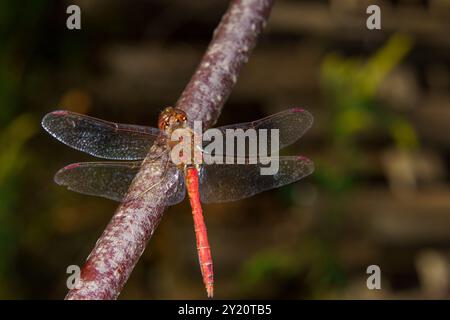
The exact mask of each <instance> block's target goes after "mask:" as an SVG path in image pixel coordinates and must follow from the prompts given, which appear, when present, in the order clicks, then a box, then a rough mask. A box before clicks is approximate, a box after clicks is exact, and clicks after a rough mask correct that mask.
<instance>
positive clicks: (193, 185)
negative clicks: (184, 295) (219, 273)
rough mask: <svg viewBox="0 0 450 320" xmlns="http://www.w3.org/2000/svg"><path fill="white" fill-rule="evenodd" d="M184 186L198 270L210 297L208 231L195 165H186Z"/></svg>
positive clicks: (210, 275) (211, 284) (211, 271)
mask: <svg viewBox="0 0 450 320" xmlns="http://www.w3.org/2000/svg"><path fill="white" fill-rule="evenodd" d="M186 188H187V191H188V195H189V201H190V203H191V207H192V216H193V218H194V228H195V237H196V240H197V252H198V260H199V263H200V270H201V271H202V277H203V283H204V284H205V287H206V292H207V294H208V298H211V297H212V296H213V291H214V272H213V263H212V258H211V250H210V248H209V241H208V233H207V231H206V225H205V221H204V219H203V210H202V205H201V203H200V194H199V182H198V171H197V169H196V168H195V167H188V168H187V169H186Z"/></svg>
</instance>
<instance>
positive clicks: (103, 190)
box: [55, 161, 185, 205]
mask: <svg viewBox="0 0 450 320" xmlns="http://www.w3.org/2000/svg"><path fill="white" fill-rule="evenodd" d="M140 166H141V162H139V161H136V162H81V163H74V164H71V165H68V166H66V167H64V168H62V169H61V170H59V171H58V172H57V173H56V175H55V182H56V183H57V184H59V185H63V186H66V187H67V188H68V189H69V190H72V191H75V192H79V193H82V194H87V195H91V196H98V197H103V198H107V199H111V200H115V201H119V202H122V201H126V200H127V199H126V198H125V197H126V194H127V191H128V187H129V186H130V184H131V182H132V181H133V179H134V177H135V176H136V174H137V173H138V171H139V168H140ZM155 178H156V179H159V177H155ZM171 178H174V179H177V184H176V186H175V187H174V191H173V192H171V196H170V197H169V198H168V199H167V202H166V205H174V204H177V203H179V202H181V201H182V200H183V199H184V196H185V187H184V179H183V176H182V173H181V171H178V170H177V171H176V173H175V176H174V177H171ZM156 182H157V181H149V186H150V185H151V184H153V183H156Z"/></svg>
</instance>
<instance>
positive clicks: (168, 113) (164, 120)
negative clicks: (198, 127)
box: [158, 107, 187, 135]
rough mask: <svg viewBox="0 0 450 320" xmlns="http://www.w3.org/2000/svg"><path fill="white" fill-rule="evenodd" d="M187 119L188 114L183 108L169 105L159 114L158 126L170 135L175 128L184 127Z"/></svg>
mask: <svg viewBox="0 0 450 320" xmlns="http://www.w3.org/2000/svg"><path fill="white" fill-rule="evenodd" d="M186 121H187V116H186V113H185V112H184V111H183V110H181V109H177V108H173V107H167V108H165V109H164V110H163V111H162V112H161V114H160V115H159V119H158V127H159V130H161V131H164V132H165V133H167V134H168V135H170V134H171V133H172V132H173V131H174V130H176V129H178V128H184V127H185V126H186Z"/></svg>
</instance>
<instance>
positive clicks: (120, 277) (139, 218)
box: [66, 0, 275, 300]
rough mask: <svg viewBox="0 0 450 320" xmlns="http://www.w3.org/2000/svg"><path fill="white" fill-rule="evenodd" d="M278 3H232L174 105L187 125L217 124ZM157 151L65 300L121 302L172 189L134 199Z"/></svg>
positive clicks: (143, 185)
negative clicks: (272, 10)
mask: <svg viewBox="0 0 450 320" xmlns="http://www.w3.org/2000/svg"><path fill="white" fill-rule="evenodd" d="M274 1H275V0H233V1H231V3H230V6H229V8H228V10H227V11H226V13H225V15H224V16H223V17H222V20H221V21H220V23H219V25H218V27H217V28H216V30H215V31H214V36H213V39H212V40H211V43H210V44H209V46H208V49H207V50H206V53H205V54H204V56H203V58H202V60H201V62H200V64H199V66H198V67H197V70H196V71H195V73H194V75H193V76H192V78H191V80H190V81H189V83H188V85H187V86H186V88H185V89H184V91H183V93H182V94H181V97H180V98H179V100H178V102H177V104H176V106H177V107H178V108H180V109H183V110H184V111H185V112H186V113H187V115H188V119H189V121H194V120H199V121H202V122H203V124H204V127H210V126H212V125H213V124H214V123H215V122H216V121H217V118H218V117H219V115H220V112H221V110H222V106H223V104H224V103H225V101H226V99H227V98H228V96H229V94H230V93H231V90H232V88H233V86H234V84H235V83H236V81H237V78H238V76H239V73H240V71H241V69H242V66H243V65H244V64H245V63H246V62H247V60H248V58H249V56H250V53H251V51H252V49H253V47H254V46H255V44H256V42H257V38H258V35H259V34H260V33H261V30H262V29H263V28H264V26H265V24H266V21H267V19H268V17H269V14H270V10H271V7H272V5H273V3H274ZM159 148H160V146H158V144H157V143H155V145H154V146H153V147H152V148H151V149H150V151H149V154H148V156H147V158H146V159H145V160H144V162H143V164H142V167H141V169H140V171H139V173H138V174H137V176H136V178H135V179H134V181H133V183H132V184H131V186H130V189H129V190H128V195H129V196H130V195H131V198H133V199H134V198H135V200H133V201H130V202H124V203H122V204H121V205H120V206H119V207H118V209H117V211H116V213H115V214H114V216H113V218H112V219H111V221H110V223H109V224H108V226H107V227H106V229H105V231H104V232H103V234H102V235H101V236H100V238H99V239H98V241H97V243H96V245H95V247H94V249H93V250H92V252H91V254H90V255H89V257H88V258H87V261H86V263H85V265H84V267H83V268H82V271H81V278H80V281H79V283H78V285H77V286H76V288H74V289H72V290H70V291H69V292H68V294H67V296H66V299H71V300H72V299H73V300H78V299H116V298H117V297H118V296H119V294H120V292H121V290H122V288H123V286H124V285H125V283H126V281H127V279H128V277H129V276H130V274H131V272H132V270H133V268H134V266H135V265H136V263H137V261H138V260H139V258H140V256H141V255H142V252H143V251H144V249H145V246H146V244H147V242H148V240H149V239H150V238H151V236H152V234H153V232H154V231H155V229H156V227H157V226H158V223H159V221H160V220H161V218H162V216H163V214H164V210H165V206H164V200H165V197H167V196H168V195H169V194H170V192H171V190H172V188H173V187H174V185H171V183H161V184H159V185H157V186H156V187H155V188H154V189H152V191H151V192H148V193H145V196H140V197H138V196H136V197H133V195H142V194H143V192H145V190H146V189H147V188H148V181H151V180H150V177H151V176H154V174H155V164H154V163H152V161H151V158H152V157H153V155H154V154H156V153H158V151H159ZM158 169H159V170H160V172H162V171H163V170H164V169H163V168H158ZM129 198H130V197H129Z"/></svg>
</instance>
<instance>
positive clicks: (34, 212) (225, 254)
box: [0, 0, 450, 299]
mask: <svg viewBox="0 0 450 320" xmlns="http://www.w3.org/2000/svg"><path fill="white" fill-rule="evenodd" d="M373 3H376V4H378V5H380V6H381V9H382V30H380V31H369V30H367V29H366V26H365V25H366V18H367V14H366V8H367V6H368V5H369V4H373ZM70 4H77V5H79V6H80V7H81V10H82V29H81V30H79V31H75V30H74V31H71V30H68V29H67V28H66V18H67V16H68V15H67V14H66V8H67V6H68V5H70ZM227 6H228V1H224V0H209V1H181V0H158V1H156V0H152V1H150V0H148V1H144V0H133V1H125V0H114V1H111V0H108V1H107V0H96V1H88V0H83V1H75V0H73V1H50V0H48V1H44V0H36V1H28V2H26V3H25V2H21V1H13V0H5V1H1V2H0V26H1V27H0V32H1V37H0V39H1V41H0V298H8V299H17V298H20V299H27V298H40V299H42V298H43V299H45V298H53V299H61V298H63V297H64V295H65V294H66V291H67V289H66V278H67V276H68V275H67V274H66V268H67V266H69V265H73V264H76V265H82V264H83V262H84V260H85V259H86V257H87V256H88V254H89V252H90V251H91V249H92V248H93V246H94V244H95V241H96V239H97V238H98V237H99V236H100V234H101V232H102V231H103V229H104V227H105V226H106V224H107V223H108V222H109V219H110V218H111V216H112V215H113V213H114V210H115V208H116V206H117V204H116V203H114V202H111V201H108V200H105V199H101V198H93V197H89V196H84V195H79V194H75V193H72V192H70V191H67V190H65V189H64V188H62V187H58V186H57V185H55V184H54V183H53V174H54V173H55V172H56V171H57V170H58V169H59V168H60V167H62V166H64V165H66V164H68V163H72V162H79V161H89V160H91V161H92V158H90V157H89V156H87V155H84V154H82V153H80V152H77V151H75V150H72V149H70V148H68V147H66V146H64V145H63V144H60V143H58V142H57V141H56V140H55V139H53V138H51V137H50V136H49V135H48V134H46V133H45V132H44V131H43V130H42V129H41V128H40V119H41V118H42V117H43V115H44V114H46V113H47V112H49V111H52V110H55V109H68V110H72V111H75V112H79V113H86V114H89V115H91V116H95V117H98V118H103V119H106V120H110V121H116V122H122V123H135V124H142V125H155V124H156V118H157V115H158V112H159V111H161V110H162V108H163V107H164V106H167V105H171V104H173V103H174V102H175V101H176V100H177V98H178V96H179V95H180V93H181V91H182V90H183V88H184V86H185V85H186V84H187V82H188V80H189V78H190V76H191V74H192V73H193V71H194V69H195V67H196V64H197V63H198V62H199V60H200V58H201V56H202V54H203V52H204V50H205V48H206V46H207V44H208V42H209V40H210V37H211V34H212V31H213V29H214V28H215V26H216V25H217V23H218V22H219V20H220V18H221V15H222V13H223V12H224V11H225V10H226V8H227ZM449 31H450V3H449V1H447V0H422V1H419V0H415V1H414V0H396V1H393V0H392V1H363V0H333V1H331V0H329V1H325V0H322V1H317V0H309V1H300V0H298V1H295V0H279V1H277V2H276V4H275V7H274V9H273V12H272V16H271V18H270V20H269V23H268V25H267V29H266V30H265V31H264V34H263V35H262V36H261V39H260V41H259V43H258V46H257V48H256V50H255V51H254V53H253V55H252V57H251V59H250V61H249V63H248V65H246V66H245V68H244V70H243V72H242V76H241V77H240V79H239V80H238V82H237V85H236V88H235V89H234V91H233V93H232V95H231V97H230V99H229V101H228V102H227V103H226V105H225V107H224V110H223V113H222V116H221V118H220V120H219V122H218V124H220V125H224V124H231V123H236V122H243V121H249V120H253V119H258V118H261V117H263V116H267V115H269V114H272V113H275V112H278V111H281V110H284V109H286V108H289V107H294V106H300V107H304V108H306V109H307V110H309V111H310V112H311V113H312V114H313V115H314V117H315V123H314V126H313V128H312V129H311V130H310V131H309V132H308V133H307V134H306V135H305V136H303V138H302V139H301V140H300V141H299V142H298V143H296V144H295V145H294V146H291V147H289V148H288V149H287V150H285V153H286V154H292V155H294V154H303V155H306V156H308V157H309V158H311V159H313V160H314V162H315V164H316V171H315V173H314V174H313V175H312V176H309V177H307V178H305V179H304V180H302V181H300V182H298V183H295V184H292V185H289V186H286V187H283V188H280V189H278V190H273V191H269V192H265V193H263V194H260V195H257V196H254V197H252V198H249V199H246V200H243V201H239V202H234V203H227V204H220V205H207V206H205V208H204V210H205V214H206V222H207V225H208V231H209V237H210V242H211V245H212V250H213V258H214V263H215V266H214V268H215V274H216V290H215V293H216V296H217V297H219V298H277V299H278V298H280V299H281V298H289V299H297V298H311V299H316V298H338V299H347V298H355V299H360V298H380V299H390V298H438V299H439V298H449V297H450V290H449V285H450V282H449V281H450V280H449V276H450V186H449V173H448V171H449V164H450V152H449V151H450V134H449V124H450V91H449V89H450V68H449V66H450V63H449V62H450V54H449V53H450V36H449ZM372 264H376V265H379V266H380V268H381V272H382V290H373V291H371V290H368V289H367V287H366V279H367V277H368V275H367V274H366V268H367V267H368V266H369V265H372ZM204 297H205V293H204V288H203V285H202V281H201V276H200V272H199V267H198V261H197V257H196V250H195V238H194V231H193V225H192V217H191V214H190V211H189V206H188V204H187V203H186V202H184V203H183V204H180V205H177V206H175V207H172V208H170V209H169V210H167V212H166V214H165V216H164V218H163V220H162V222H161V224H160V226H159V228H158V229H157V231H156V232H155V234H154V236H153V238H152V239H151V241H150V243H149V245H148V247H147V249H146V250H145V252H144V254H143V256H142V258H141V260H140V261H139V263H138V265H137V267H136V269H135V270H134V272H133V274H132V275H131V277H130V279H129V281H128V283H127V284H126V287H125V288H124V290H123V292H122V294H121V296H120V298H121V299H179V298H204Z"/></svg>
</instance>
